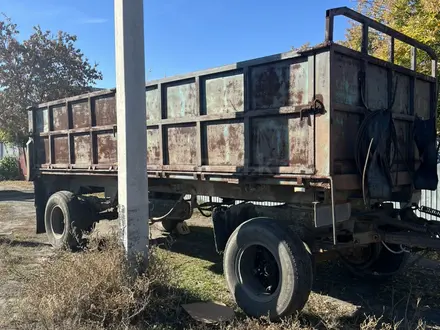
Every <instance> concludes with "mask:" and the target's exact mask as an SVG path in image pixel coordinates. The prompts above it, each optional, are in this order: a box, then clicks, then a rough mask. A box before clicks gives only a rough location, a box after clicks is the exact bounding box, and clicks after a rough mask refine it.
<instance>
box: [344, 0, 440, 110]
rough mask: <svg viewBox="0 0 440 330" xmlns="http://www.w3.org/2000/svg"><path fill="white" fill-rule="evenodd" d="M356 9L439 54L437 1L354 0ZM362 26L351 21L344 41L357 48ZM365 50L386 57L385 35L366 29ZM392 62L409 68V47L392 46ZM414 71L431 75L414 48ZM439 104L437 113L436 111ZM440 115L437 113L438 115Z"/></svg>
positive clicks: (422, 55) (439, 5)
mask: <svg viewBox="0 0 440 330" xmlns="http://www.w3.org/2000/svg"><path fill="white" fill-rule="evenodd" d="M356 2H357V11H359V12H361V13H363V14H364V15H366V16H368V17H371V18H373V19H374V20H376V21H379V22H380V23H383V24H385V25H388V26H390V27H392V28H394V29H395V30H397V31H399V32H402V33H404V34H406V35H408V36H410V37H412V38H414V39H416V40H418V41H420V42H422V43H424V44H426V45H428V46H430V47H431V48H433V49H434V51H435V52H436V54H437V55H440V0H357V1H356ZM361 41H362V27H361V26H360V25H359V24H356V23H353V24H351V26H350V28H349V29H348V30H347V33H346V41H345V44H346V45H347V46H348V47H350V48H352V49H356V50H360V48H361ZM368 41H369V45H368V46H369V49H368V51H369V53H370V54H371V55H373V56H375V57H378V58H381V59H384V60H386V59H388V58H389V46H388V45H389V38H388V37H387V36H385V35H383V34H381V33H378V32H377V31H375V30H371V29H370V31H369V40H368ZM394 49H395V50H394V52H395V53H394V58H395V63H396V64H399V65H402V66H405V67H407V68H409V67H410V66H411V65H410V64H411V49H410V46H409V45H407V44H404V43H402V42H400V41H398V40H396V41H395V48H394ZM417 71H419V72H422V73H425V74H429V75H430V74H431V60H430V58H429V56H428V55H427V54H426V53H425V52H423V51H420V50H418V52H417ZM439 110H440V107H438V108H437V113H438V114H439V113H440V111H439ZM438 117H440V116H438Z"/></svg>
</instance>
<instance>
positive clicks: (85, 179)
mask: <svg viewBox="0 0 440 330" xmlns="http://www.w3.org/2000/svg"><path fill="white" fill-rule="evenodd" d="M340 15H342V16H345V17H348V18H350V19H352V20H354V21H357V22H358V23H360V25H361V26H362V31H363V35H362V43H361V47H360V49H349V48H347V47H345V46H343V45H340V44H338V43H336V42H334V40H333V25H334V17H335V16H340ZM370 29H374V30H376V31H379V32H381V33H382V34H383V35H386V36H387V37H388V38H389V40H390V49H389V58H388V59H379V58H376V57H373V56H371V55H370V54H369V52H368V49H369V45H368V40H369V30H370ZM325 32H326V34H325V41H324V42H323V43H322V44H319V45H317V46H315V47H311V48H308V49H304V50H301V51H290V52H287V53H282V54H277V55H272V56H267V57H263V58H258V59H252V60H249V61H244V62H239V63H236V64H233V65H227V66H223V67H220V68H214V69H209V70H205V71H200V72H195V73H190V74H187V75H182V76H176V77H170V78H165V79H161V80H158V81H153V82H149V83H147V85H146V89H145V97H146V104H147V120H146V130H147V149H148V152H147V160H148V165H147V173H148V180H149V182H148V184H149V201H150V217H151V219H152V220H153V221H162V223H163V224H164V227H165V228H166V229H167V230H170V231H171V230H173V228H175V227H176V226H177V224H178V223H180V222H183V221H185V220H186V219H189V218H190V217H191V215H192V212H193V210H195V209H199V210H200V212H201V213H202V214H205V211H207V210H208V211H211V212H212V216H211V217H212V222H213V230H214V237H215V240H214V243H215V246H216V248H217V250H218V252H219V253H223V255H224V273H225V278H226V281H227V284H228V286H229V289H230V291H231V293H232V295H233V296H234V298H235V300H236V302H237V304H238V306H239V307H240V308H242V309H243V311H244V312H246V313H247V314H248V315H251V316H262V315H269V316H270V318H271V319H273V320H276V319H279V318H281V317H284V316H287V315H290V314H292V313H294V312H296V311H299V310H301V309H302V308H303V306H304V304H305V303H306V301H307V299H308V296H309V293H310V290H311V286H312V282H313V277H314V266H313V265H314V262H315V261H316V260H318V259H321V258H327V257H330V256H332V255H337V256H338V257H339V258H341V260H342V261H343V262H344V263H345V264H346V266H347V268H348V269H349V270H350V271H352V272H353V273H355V274H357V275H360V276H363V277H367V278H387V277H390V276H393V275H395V274H396V273H398V272H399V271H401V270H402V269H403V268H404V266H405V262H406V260H407V257H408V255H409V252H414V251H418V250H427V249H439V248H440V238H439V235H440V225H439V224H438V223H436V222H434V221H428V220H426V219H424V218H422V217H418V216H416V215H415V213H414V211H415V208H416V207H415V206H414V205H415V204H414V202H415V201H417V200H418V196H420V191H421V190H422V189H426V190H435V189H436V187H437V182H438V177H437V153H438V150H437V148H436V111H437V110H436V109H437V95H438V94H437V79H436V74H437V72H436V70H437V58H436V55H435V53H434V51H433V50H432V49H431V48H429V47H428V46H426V45H424V44H422V43H420V42H418V41H416V40H414V39H412V38H410V37H408V36H406V35H404V34H402V33H399V32H397V31H395V30H393V29H391V28H389V27H387V26H385V25H383V24H380V23H378V22H376V21H374V20H371V19H369V18H367V17H365V16H363V15H361V14H359V13H357V12H355V11H353V10H351V9H348V8H346V7H343V8H335V9H330V10H328V11H327V12H326V31H325ZM395 42H402V43H404V44H407V45H409V46H410V47H411V50H412V51H411V55H412V56H411V66H410V67H408V68H407V67H404V66H401V65H398V64H396V63H395V61H394V51H395ZM417 55H419V56H417ZM419 58H420V61H419V60H418V59H419ZM426 61H429V64H430V66H429V67H430V68H432V71H431V72H429V73H426V72H424V71H422V70H419V69H418V68H419V67H420V66H421V64H423V66H424V67H426ZM421 62H423V63H421ZM116 97H117V92H116V90H105V91H98V92H93V93H89V94H85V95H81V96H77V97H71V98H67V99H62V100H56V101H53V102H48V103H45V104H40V105H38V106H35V107H31V108H30V109H29V130H30V139H29V142H28V148H27V152H28V159H29V168H28V171H27V172H28V175H29V180H32V181H33V182H34V187H35V206H36V219H37V220H36V227H37V232H38V233H43V232H46V234H47V236H48V239H49V241H50V242H51V243H52V244H53V245H54V246H55V247H61V246H66V245H67V246H68V247H71V248H74V247H75V246H77V245H78V244H81V241H82V235H83V234H84V233H86V232H88V231H90V230H92V229H93V226H94V224H95V223H96V222H97V221H99V220H101V219H117V218H118V213H117V206H118V199H117V180H118V177H117V174H118V164H117V144H116V141H117V140H116V139H117V135H118V131H117V125H116ZM132 147H133V148H135V147H136V146H132ZM97 193H103V194H102V196H101V197H97V196H96V195H97ZM198 195H207V196H217V197H221V201H220V202H208V203H204V204H202V205H200V204H199V203H198V201H197V198H196V197H197V196H198ZM187 196H191V197H189V198H188V197H187ZM237 201H244V202H239V203H237ZM250 201H274V202H278V204H279V205H277V206H271V207H269V206H262V205H259V204H255V203H252V202H250ZM423 211H424V212H426V213H431V214H437V215H438V214H439V213H440V212H439V211H437V210H432V209H429V208H426V207H425V208H423ZM146 221H147V219H146Z"/></svg>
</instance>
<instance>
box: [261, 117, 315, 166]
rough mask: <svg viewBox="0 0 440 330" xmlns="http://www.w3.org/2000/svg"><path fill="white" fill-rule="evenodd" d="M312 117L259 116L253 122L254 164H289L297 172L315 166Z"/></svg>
mask: <svg viewBox="0 0 440 330" xmlns="http://www.w3.org/2000/svg"><path fill="white" fill-rule="evenodd" d="M313 122H314V119H313V118H312V117H308V118H303V119H302V120H301V119H300V118H298V117H292V118H288V117H272V118H258V119H255V120H254V121H253V123H252V128H253V130H252V134H253V135H252V136H253V141H254V148H253V150H252V151H253V152H252V154H253V166H256V167H273V166H289V167H292V171H294V172H296V173H312V172H313V170H314V126H313Z"/></svg>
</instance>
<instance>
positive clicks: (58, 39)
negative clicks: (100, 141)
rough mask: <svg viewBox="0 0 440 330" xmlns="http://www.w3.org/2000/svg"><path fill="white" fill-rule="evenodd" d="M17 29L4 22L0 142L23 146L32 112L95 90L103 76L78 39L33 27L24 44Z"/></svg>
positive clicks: (0, 35) (1, 23)
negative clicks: (40, 105)
mask: <svg viewBox="0 0 440 330" xmlns="http://www.w3.org/2000/svg"><path fill="white" fill-rule="evenodd" d="M18 36H19V31H18V29H17V25H16V24H13V23H12V21H11V20H10V19H9V18H8V17H6V16H5V17H4V19H3V20H2V21H0V142H7V143H13V144H15V145H23V143H25V142H26V139H27V137H26V136H27V131H28V118H27V110H26V109H27V108H28V107H29V106H33V105H36V104H38V103H42V102H47V101H52V100H56V99H59V98H64V97H69V96H74V95H78V94H81V93H84V92H87V91H90V89H91V86H92V85H94V83H95V82H96V81H97V80H101V79H102V74H101V72H100V71H99V70H98V68H97V64H96V63H95V64H93V65H92V64H91V63H90V62H89V60H88V59H87V58H85V56H84V54H83V53H82V52H81V50H80V49H77V48H76V47H75V42H76V40H77V38H76V36H75V35H71V34H68V33H65V32H62V31H60V32H58V33H57V34H55V35H54V34H52V33H51V32H50V31H43V30H42V29H41V28H40V27H39V26H36V27H34V31H33V33H32V35H31V36H30V37H29V38H28V39H27V40H23V41H20V40H19V38H18Z"/></svg>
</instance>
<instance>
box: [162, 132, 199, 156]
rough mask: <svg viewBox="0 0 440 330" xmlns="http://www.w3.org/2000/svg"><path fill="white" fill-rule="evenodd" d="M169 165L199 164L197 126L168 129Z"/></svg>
mask: <svg viewBox="0 0 440 330" xmlns="http://www.w3.org/2000/svg"><path fill="white" fill-rule="evenodd" d="M167 136H168V150H167V151H168V161H169V165H194V164H196V163H197V141H196V138H197V128H196V126H186V127H181V126H179V127H168V129H167Z"/></svg>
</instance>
